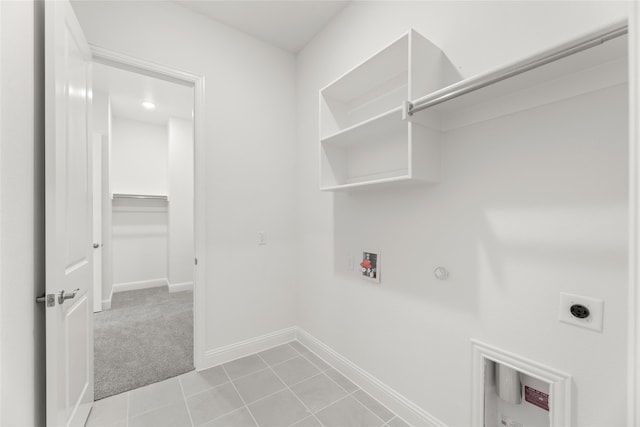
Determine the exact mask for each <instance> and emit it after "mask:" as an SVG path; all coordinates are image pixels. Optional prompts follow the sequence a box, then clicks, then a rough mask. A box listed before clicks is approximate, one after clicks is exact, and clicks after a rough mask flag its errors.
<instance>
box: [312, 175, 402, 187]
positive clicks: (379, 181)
mask: <svg viewBox="0 0 640 427" xmlns="http://www.w3.org/2000/svg"><path fill="white" fill-rule="evenodd" d="M410 181H411V177H410V176H408V175H401V176H395V177H391V178H382V179H373V180H370V181H363V182H355V183H353V184H342V185H334V186H332V187H322V188H320V190H321V191H347V190H351V189H354V188H366V187H370V186H380V185H384V184H395V183H401V182H410Z"/></svg>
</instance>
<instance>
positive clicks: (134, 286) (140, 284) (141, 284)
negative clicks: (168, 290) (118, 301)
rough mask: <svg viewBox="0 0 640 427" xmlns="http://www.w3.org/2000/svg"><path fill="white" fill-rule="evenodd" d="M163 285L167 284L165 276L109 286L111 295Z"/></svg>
mask: <svg viewBox="0 0 640 427" xmlns="http://www.w3.org/2000/svg"><path fill="white" fill-rule="evenodd" d="M163 286H169V281H168V280H167V279H166V278H158V279H150V280H140V281H137V282H124V283H114V284H113V287H112V288H111V296H113V294H115V293H118V292H126V291H137V290H139V289H149V288H160V287H163Z"/></svg>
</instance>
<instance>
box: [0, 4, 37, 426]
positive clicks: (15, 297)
mask: <svg viewBox="0 0 640 427" xmlns="http://www.w3.org/2000/svg"><path fill="white" fill-rule="evenodd" d="M0 10H1V12H0V15H1V20H2V21H1V23H0V43H1V45H0V91H1V92H2V98H1V99H0V160H1V163H0V206H2V211H1V215H0V235H1V236H2V239H1V240H0V263H1V264H2V270H1V271H0V293H1V294H2V299H1V300H0V314H1V316H2V317H1V318H0V324H1V325H2V329H1V337H0V342H1V343H2V345H1V352H0V371H1V375H2V376H1V378H0V379H1V383H0V408H2V409H1V410H0V414H1V418H0V425H3V426H35V425H44V409H45V406H44V388H45V384H44V308H43V307H41V306H36V304H35V302H34V299H35V298H36V296H39V294H41V293H43V292H44V252H43V249H44V216H43V211H44V178H43V176H44V175H43V173H44V163H43V151H44V111H43V107H42V106H43V105H44V92H43V81H44V64H43V58H44V34H43V28H44V26H43V21H44V8H43V3H42V2H32V1H23V2H5V1H3V2H0Z"/></svg>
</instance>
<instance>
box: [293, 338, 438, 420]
mask: <svg viewBox="0 0 640 427" xmlns="http://www.w3.org/2000/svg"><path fill="white" fill-rule="evenodd" d="M298 340H299V341H300V342H301V343H302V344H304V345H305V346H306V347H308V348H309V349H310V350H311V351H313V352H314V353H316V354H317V355H318V356H319V357H320V358H322V359H324V361H325V362H327V363H328V364H329V365H331V366H332V367H333V368H334V369H335V370H337V371H338V372H340V373H341V374H342V375H344V376H345V377H347V378H348V379H349V380H351V381H352V382H353V383H354V384H356V385H357V386H358V387H360V388H361V389H362V390H364V391H365V392H367V393H369V394H370V395H371V396H373V397H374V398H375V399H377V400H378V401H379V402H380V403H382V404H383V405H384V406H386V407H387V408H389V410H391V411H392V412H394V413H395V414H396V415H398V416H399V417H400V418H402V419H404V420H405V421H406V422H407V423H408V424H409V425H412V426H428V427H446V424H445V423H443V422H442V421H440V420H439V419H437V418H436V417H434V416H433V415H431V414H429V413H428V412H427V411H425V410H424V409H422V408H420V407H419V406H418V405H416V404H415V403H413V402H412V401H410V400H409V399H407V398H406V397H404V396H402V395H401V394H400V393H398V392H397V391H395V390H394V389H392V388H391V387H389V386H388V385H386V384H384V383H383V382H382V381H380V380H379V379H377V378H376V377H374V376H373V375H371V374H370V373H368V372H367V371H365V370H364V369H362V368H360V367H359V366H358V365H356V364H355V363H353V362H351V361H350V360H349V359H347V358H346V357H344V356H342V355H341V354H339V353H338V352H337V351H335V350H333V349H332V348H331V347H329V346H328V345H326V344H324V343H323V342H321V341H320V340H318V339H317V338H315V337H313V336H312V335H311V334H309V333H308V332H306V331H305V330H303V329H300V328H298Z"/></svg>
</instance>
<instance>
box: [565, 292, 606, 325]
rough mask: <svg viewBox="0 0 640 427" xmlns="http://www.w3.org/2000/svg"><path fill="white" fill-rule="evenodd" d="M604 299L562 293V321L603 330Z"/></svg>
mask: <svg viewBox="0 0 640 427" xmlns="http://www.w3.org/2000/svg"><path fill="white" fill-rule="evenodd" d="M603 317H604V301H603V300H601V299H598V298H590V297H585V296H581V295H574V294H568V293H565V292H561V293H560V313H559V315H558V318H559V320H560V321H561V322H565V323H568V324H570V325H576V326H581V327H583V328H587V329H592V330H594V331H598V332H602V323H603Z"/></svg>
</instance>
